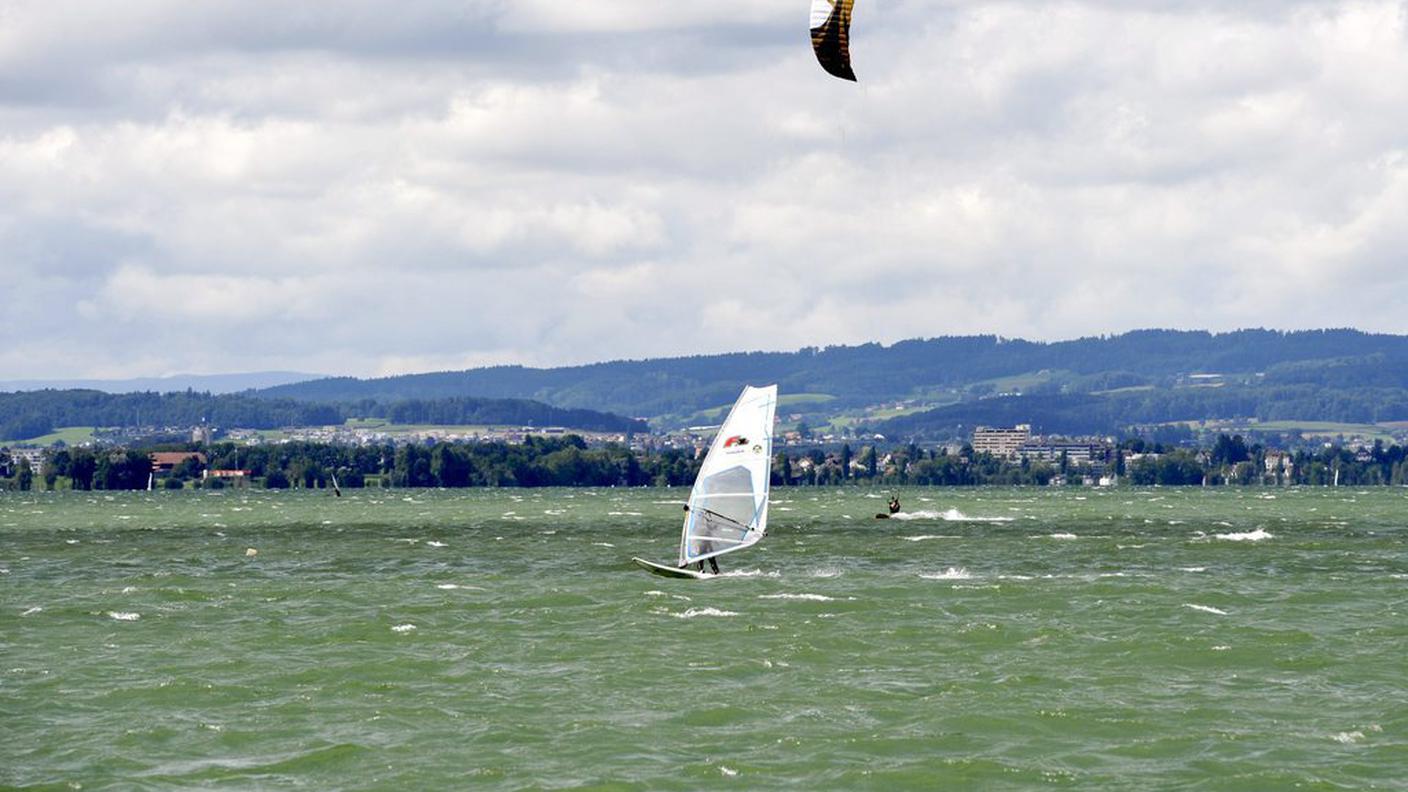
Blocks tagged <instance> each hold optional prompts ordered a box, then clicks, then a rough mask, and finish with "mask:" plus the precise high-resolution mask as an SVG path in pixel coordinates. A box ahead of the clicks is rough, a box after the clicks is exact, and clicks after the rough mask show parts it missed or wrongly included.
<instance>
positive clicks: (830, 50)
mask: <svg viewBox="0 0 1408 792" xmlns="http://www.w3.org/2000/svg"><path fill="white" fill-rule="evenodd" d="M853 5H855V0H812V22H811V28H812V49H814V50H816V59H817V61H818V62H820V63H821V68H823V69H826V71H827V73H829V74H832V75H835V76H837V77H840V78H841V79H843V80H850V81H851V82H855V81H856V73H855V72H854V71H851V47H850V41H851V6H853Z"/></svg>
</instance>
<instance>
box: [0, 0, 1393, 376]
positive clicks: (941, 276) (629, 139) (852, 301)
mask: <svg viewBox="0 0 1408 792" xmlns="http://www.w3.org/2000/svg"><path fill="white" fill-rule="evenodd" d="M804 6H805V4H804V3H798V2H793V1H792V0H788V2H776V3H773V2H767V3H758V2H756V0H747V1H746V2H745V0H729V2H722V3H715V4H664V3H657V2H654V1H653V0H599V2H595V3H591V4H564V3H562V2H560V0H514V2H509V1H508V0H502V1H497V2H489V1H488V0H486V1H485V2H477V3H474V2H471V3H458V4H448V3H446V4H440V3H433V2H419V3H410V4H406V5H404V6H398V9H399V10H398V11H397V12H395V13H392V12H389V11H387V10H386V9H387V7H386V6H385V5H384V4H380V3H371V2H362V3H341V4H317V5H313V6H298V7H292V8H285V7H283V6H282V5H280V4H250V3H247V2H241V3H236V2H212V3H201V4H189V3H177V2H174V1H173V2H144V3H137V4H123V5H112V4H106V3H104V4H99V3H91V4H89V3H69V4H64V3H60V4H58V5H53V4H44V5H41V4H37V3H35V4H21V5H18V6H14V8H16V9H18V10H17V11H11V15H10V16H9V17H7V20H6V23H7V25H8V32H6V33H0V74H3V75H8V76H5V77H0V123H3V126H0V267H3V268H4V274H5V275H11V276H14V277H15V278H17V279H18V282H17V286H15V287H13V288H9V289H3V290H0V312H3V313H5V314H6V315H11V316H15V315H19V316H25V317H30V318H35V317H50V318H51V319H45V320H39V321H41V324H40V326H41V327H43V328H45V330H46V335H47V337H46V338H45V339H44V340H42V341H39V342H37V343H36V344H35V345H33V346H31V347H29V348H27V349H26V350H22V351H17V350H6V351H0V375H3V376H0V379H15V378H22V377H40V376H69V377H76V376H90V375H91V376H98V375H101V376H125V375H143V374H162V373H168V372H173V371H211V370H215V369H224V370H229V369H231V368H236V367H237V368H243V369H249V370H259V369H296V370H318V371H326V372H333V373H340V372H345V373H353V374H384V373H393V372H396V371H404V370H418V369H427V368H455V367H460V366H468V365H478V364H485V363H498V362H527V363H532V364H554V363H566V362H583V361H590V360H597V359H603V358H614V357H641V356H649V355H663V354H682V353H693V352H705V351H725V350H729V349H757V348H774V349H775V348H791V347H797V346H802V345H808V344H827V343H851V342H860V341H867V340H882V341H893V340H897V339H900V338H904V337H909V336H916V335H935V334H941V333H959V332H998V333H1001V334H1003V335H1026V336H1031V337H1038V338H1053V337H1066V336H1072V335H1080V334H1087V333H1098V332H1109V331H1117V330H1124V329H1129V328H1135V327H1144V326H1151V325H1158V326H1185V327H1187V326H1197V327H1209V328H1212V329H1230V328H1234V327H1239V326H1245V325H1268V326H1285V327H1304V326H1317V325H1347V324H1355V325H1360V326H1364V327H1367V328H1370V329H1375V330H1387V331H1399V332H1403V331H1408V320H1405V319H1403V318H1402V317H1403V316H1405V315H1408V312H1405V311H1404V310H1402V309H1403V307H1404V306H1403V302H1404V295H1405V291H1408V280H1405V276H1403V275H1401V274H1399V273H1400V272H1401V271H1402V267H1401V266H1396V265H1399V264H1401V262H1399V261H1398V259H1399V251H1401V250H1402V249H1403V246H1404V241H1405V239H1404V236H1403V231H1402V223H1401V220H1400V219H1399V218H1401V217H1402V216H1403V211H1404V210H1405V208H1408V198H1406V197H1405V196H1408V176H1405V173H1408V168H1406V167H1405V165H1404V164H1403V163H1404V162H1405V160H1404V159H1403V158H1404V157H1405V156H1408V153H1405V146H1404V142H1403V137H1402V132H1401V130H1402V129H1404V128H1408V111H1406V110H1405V109H1404V108H1408V101H1405V100H1408V46H1405V45H1404V36H1405V35H1408V23H1406V22H1405V17H1408V12H1406V11H1405V4H1404V3H1402V2H1389V1H1387V0H1383V1H1380V2H1375V1H1374V0H1366V2H1329V3H1326V2H1316V3H1309V2H1269V1H1268V2H1252V3H1241V4H1237V5H1236V6H1235V7H1226V6H1225V5H1223V4H1215V3H1211V2H1191V1H1189V2H1174V1H1172V0H1169V1H1167V2H1115V1H1114V0H1108V1H1105V0H1100V1H1099V2H1095V1H1093V0H1088V1H1087V2H1069V3H1053V2H1036V1H1033V2H1007V3H980V2H967V1H963V2H958V1H955V2H947V3H928V2H921V1H920V0H895V1H893V2H885V3H883V4H878V3H877V4H866V5H862V6H861V9H860V11H859V12H858V16H857V25H856V36H857V38H856V41H855V45H854V52H855V56H856V59H857V69H858V71H859V72H860V74H861V77H862V82H861V84H860V85H858V86H853V85H847V84H842V83H840V82H838V81H834V80H829V79H827V78H826V77H825V75H823V74H821V73H820V72H819V70H818V69H816V67H815V64H814V63H813V62H812V56H811V53H810V49H809V46H808V43H807V41H806V36H805V31H804V30H803V29H802V25H803V22H804V20H805V13H804V11H805V8H804ZM76 14H78V15H82V16H84V17H85V18H86V21H87V24H86V25H85V26H84V27H83V28H82V29H81V30H79V31H78V32H77V33H78V34H77V35H73V36H65V35H63V33H64V31H65V28H66V26H67V27H69V28H71V27H72V23H71V20H72V18H73V17H74V15H76ZM21 73H22V74H24V75H25V76H26V77H30V79H22V78H21V77H18V76H16V75H19V74H21ZM1365 284H1372V285H1373V286H1374V288H1372V289H1365V288H1364V286H1365ZM59 317H62V318H61V319H60V318H59ZM189 327H197V328H199V332H196V333H191V332H184V331H183V330H182V328H189Z"/></svg>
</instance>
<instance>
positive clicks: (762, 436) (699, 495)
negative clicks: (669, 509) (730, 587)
mask: <svg viewBox="0 0 1408 792" xmlns="http://www.w3.org/2000/svg"><path fill="white" fill-rule="evenodd" d="M776 412H777V386H776V385H769V386H767V387H765V388H754V387H752V386H751V385H750V386H748V387H745V388H744V389H743V393H742V394H740V395H739V397H738V401H737V402H735V403H734V405H733V409H732V410H730V411H729V413H728V417H727V418H725V419H724V422H723V425H722V426H720V427H719V433H718V434H717V435H715V436H714V442H713V444H712V445H710V446H709V453H708V455H707V456H705V457H704V464H703V465H702V466H701V467H700V469H699V477H698V478H696V479H695V480H694V489H693V490H691V491H690V493H689V512H688V513H687V514H686V515H685V518H684V533H683V535H682V536H681V538H680V558H679V564H680V566H685V565H686V564H693V563H697V562H699V561H703V560H705V559H708V558H712V557H714V556H720V555H723V554H724V553H731V552H733V551H735V550H742V549H743V548H745V547H748V546H749V545H752V544H754V543H756V542H757V541H758V540H759V539H762V538H763V535H764V534H766V533H767V529H768V487H769V484H770V482H771V478H770V477H771V475H772V422H773V415H774V414H775V413H776Z"/></svg>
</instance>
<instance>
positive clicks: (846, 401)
mask: <svg viewBox="0 0 1408 792" xmlns="http://www.w3.org/2000/svg"><path fill="white" fill-rule="evenodd" d="M1192 374H1222V375H1225V376H1227V377H1228V378H1229V382H1231V381H1233V380H1239V381H1242V384H1245V385H1247V386H1249V387H1250V386H1258V385H1278V384H1280V385H1290V384H1300V385H1314V386H1318V387H1329V388H1343V387H1378V388H1390V389H1395V388H1408V336H1398V335H1387V334H1372V333H1365V332H1361V331H1358V330H1352V329H1332V330H1306V331H1291V332H1283V331H1276V330H1261V329H1251V330H1238V331H1234V332H1228V333H1210V332H1206V331H1181V330H1137V331H1132V332H1128V333H1123V334H1120V335H1113V336H1100V337H1091V338H1080V339H1074V340H1070V341H1055V342H1034V341H1024V340H1020V339H1005V338H1000V337H998V336H992V335H984V336H958V337H942V338H933V339H915V340H909V341H901V342H898V343H895V344H892V345H889V346H884V345H881V344H864V345H860V346H834V347H827V348H824V349H818V348H806V349H802V350H798V351H796V352H748V353H734V354H724V355H706V356H696V357H678V358H665V359H657V360H632V361H614V362H605V363H595V364H590V365H583V366H568V367H561V368H549V369H533V368H526V367H522V366H500V367H494V368H482V369H471V370H467V371H454V372H438V373H429V374H408V375H402V376H397V377H385V378H380V379H369V380H361V379H354V378H350V377H339V378H327V379H320V380H312V381H308V382H301V383H296V384H288V385H280V386H275V387H271V388H265V389H262V390H260V391H258V392H257V393H256V394H255V395H257V396H260V397H265V398H288V399H294V400H300V401H317V402H332V401H339V402H341V401H355V400H358V399H377V400H382V401H397V400H403V399H415V398H419V399H426V398H445V397H452V396H466V395H473V396H476V397H481V398H482V397H488V398H527V399H535V400H538V401H542V402H544V403H547V404H553V405H557V406H561V407H579V408H588V409H594V410H603V411H608V412H613V413H618V414H624V415H633V416H641V417H648V418H652V419H655V418H660V417H661V416H671V415H675V416H680V415H688V414H690V413H693V412H695V411H700V410H706V409H709V408H716V407H717V406H719V405H726V404H728V403H730V402H731V401H732V400H733V399H734V398H735V397H736V395H737V393H738V389H739V387H741V385H742V384H743V383H755V384H761V383H774V382H775V383H778V384H779V385H780V386H781V391H782V393H784V394H825V395H826V396H827V397H829V398H831V399H833V400H834V401H833V402H832V403H831V406H832V407H833V408H845V407H848V406H861V405H867V404H875V403H877V402H884V401H892V400H894V401H898V400H909V399H920V400H924V399H926V398H937V397H936V394H939V393H941V392H948V393H950V394H952V393H954V392H959V391H963V390H964V389H971V390H973V391H975V392H974V393H972V394H969V395H971V396H973V397H982V396H987V395H993V394H990V393H984V392H982V391H983V389H984V388H988V389H990V390H993V391H995V392H1001V389H1002V384H1003V383H1002V380H1003V378H1013V377H1025V379H1026V380H1027V382H1026V384H1025V385H1024V387H1023V388H1022V393H1023V394H1024V395H1041V394H1048V395H1050V394H1098V393H1101V392H1106V391H1114V390H1119V389H1128V388H1169V387H1172V386H1173V385H1175V384H1177V382H1178V380H1179V378H1180V377H1186V376H1188V375H1192ZM945 398H949V399H951V398H953V397H952V396H949V397H945ZM939 400H940V401H942V400H943V399H939ZM1405 417H1408V416H1405Z"/></svg>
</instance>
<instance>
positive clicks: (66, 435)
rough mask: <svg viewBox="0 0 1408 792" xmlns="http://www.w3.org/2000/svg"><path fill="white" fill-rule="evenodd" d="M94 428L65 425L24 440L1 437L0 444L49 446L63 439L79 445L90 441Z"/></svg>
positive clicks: (67, 442)
mask: <svg viewBox="0 0 1408 792" xmlns="http://www.w3.org/2000/svg"><path fill="white" fill-rule="evenodd" d="M96 429H97V427H95V426H65V427H63V428H62V429H58V430H56V431H53V432H50V433H49V434H46V435H42V436H40V437H31V438H26V439H24V440H16V439H3V440H0V445H15V444H18V443H24V444H25V445H34V446H40V447H45V446H51V445H53V444H54V443H57V442H59V441H63V443H64V444H65V445H80V444H82V443H88V442H91V441H92V440H93V432H94V431H95V430H96Z"/></svg>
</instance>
